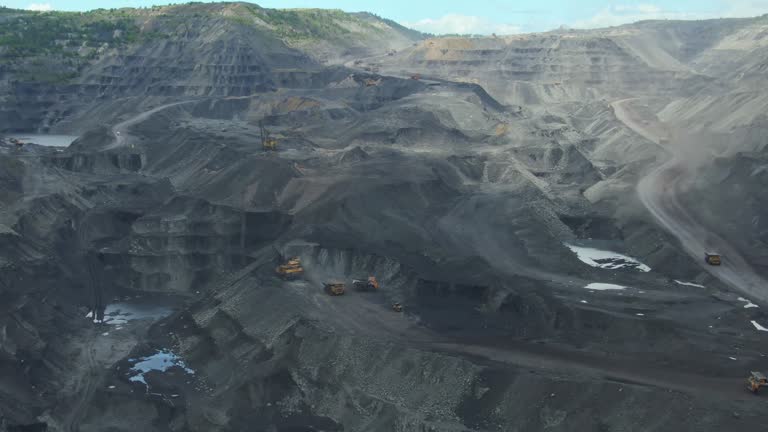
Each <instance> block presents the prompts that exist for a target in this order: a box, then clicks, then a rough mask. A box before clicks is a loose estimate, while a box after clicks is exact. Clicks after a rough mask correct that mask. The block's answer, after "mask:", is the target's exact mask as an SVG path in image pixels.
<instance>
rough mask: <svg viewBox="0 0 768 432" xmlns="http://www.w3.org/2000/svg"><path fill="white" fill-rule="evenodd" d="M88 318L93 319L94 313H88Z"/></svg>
mask: <svg viewBox="0 0 768 432" xmlns="http://www.w3.org/2000/svg"><path fill="white" fill-rule="evenodd" d="M85 317H86V318H92V317H93V311H90V312H88V315H86V316H85Z"/></svg>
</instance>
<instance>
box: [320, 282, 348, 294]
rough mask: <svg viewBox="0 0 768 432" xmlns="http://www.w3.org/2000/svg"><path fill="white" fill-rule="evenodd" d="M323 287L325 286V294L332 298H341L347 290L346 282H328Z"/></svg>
mask: <svg viewBox="0 0 768 432" xmlns="http://www.w3.org/2000/svg"><path fill="white" fill-rule="evenodd" d="M323 285H324V286H325V292H327V293H328V294H329V295H332V296H340V295H342V294H344V291H345V290H346V287H345V286H344V282H326V283H324V284H323Z"/></svg>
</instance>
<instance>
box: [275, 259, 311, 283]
mask: <svg viewBox="0 0 768 432" xmlns="http://www.w3.org/2000/svg"><path fill="white" fill-rule="evenodd" d="M275 272H276V273H277V274H278V275H279V276H280V277H282V278H283V279H286V280H293V279H298V278H300V277H302V276H303V275H304V268H303V267H301V260H300V259H299V258H291V259H289V260H288V262H286V263H285V264H280V265H279V266H277V268H276V269H275Z"/></svg>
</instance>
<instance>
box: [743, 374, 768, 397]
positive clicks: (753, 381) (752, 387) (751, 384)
mask: <svg viewBox="0 0 768 432" xmlns="http://www.w3.org/2000/svg"><path fill="white" fill-rule="evenodd" d="M760 387H768V378H766V377H765V374H764V373H762V372H752V374H751V375H750V376H749V378H747V389H749V391H751V392H752V393H754V394H757V393H758V392H759V391H760Z"/></svg>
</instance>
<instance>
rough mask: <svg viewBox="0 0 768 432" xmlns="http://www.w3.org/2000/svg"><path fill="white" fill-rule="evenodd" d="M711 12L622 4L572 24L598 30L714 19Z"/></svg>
mask: <svg viewBox="0 0 768 432" xmlns="http://www.w3.org/2000/svg"><path fill="white" fill-rule="evenodd" d="M717 16H718V14H716V13H712V12H679V11H671V10H665V9H663V8H661V7H659V6H657V5H655V4H650V3H640V4H630V5H627V4H624V5H616V6H610V7H607V8H605V9H602V10H600V11H599V12H598V13H596V14H595V15H594V16H592V17H591V18H589V19H587V20H584V21H579V22H576V23H574V24H573V25H572V26H573V27H575V28H599V27H611V26H617V25H621V24H628V23H633V22H637V21H643V20H664V19H668V20H691V19H707V18H716V17H717Z"/></svg>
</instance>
